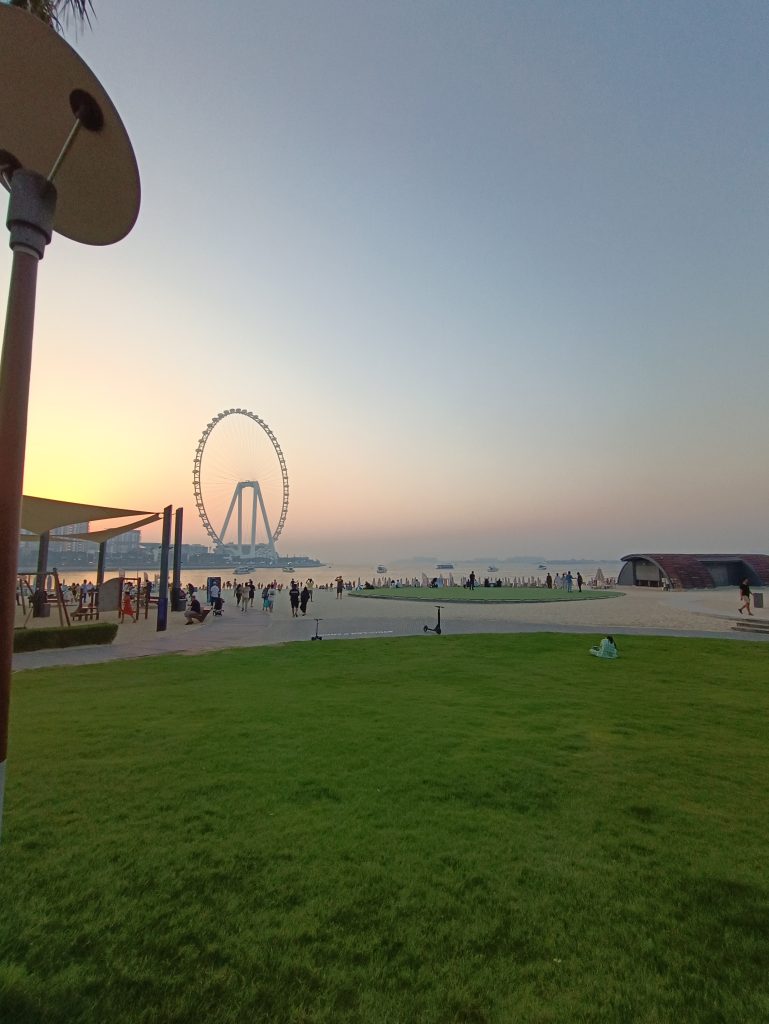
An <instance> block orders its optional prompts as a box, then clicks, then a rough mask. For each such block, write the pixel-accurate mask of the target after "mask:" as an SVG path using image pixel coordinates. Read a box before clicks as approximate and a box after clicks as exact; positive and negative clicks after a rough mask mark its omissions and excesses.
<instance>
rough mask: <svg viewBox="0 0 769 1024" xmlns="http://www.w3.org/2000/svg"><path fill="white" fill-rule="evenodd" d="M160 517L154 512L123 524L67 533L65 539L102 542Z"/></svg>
mask: <svg viewBox="0 0 769 1024" xmlns="http://www.w3.org/2000/svg"><path fill="white" fill-rule="evenodd" d="M162 518H163V516H162V515H161V514H160V512H155V513H153V515H151V516H147V517H146V518H144V519H137V520H136V522H133V523H124V524H123V526H110V527H108V528H107V529H106V530H91V531H90V532H89V533H68V534H67V535H66V538H65V539H66V540H86V541H90V542H91V543H92V544H103V543H104V541H105V540H112V538H113V537H119V536H120V535H121V533H130V532H131V530H138V529H139V527H140V526H149V525H150V523H156V522H157V521H158V519H162Z"/></svg>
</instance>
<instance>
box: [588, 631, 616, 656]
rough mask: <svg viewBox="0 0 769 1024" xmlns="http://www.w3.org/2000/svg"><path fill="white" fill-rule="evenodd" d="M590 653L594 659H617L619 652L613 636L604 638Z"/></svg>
mask: <svg viewBox="0 0 769 1024" xmlns="http://www.w3.org/2000/svg"><path fill="white" fill-rule="evenodd" d="M590 653H591V654H592V655H594V656H595V657H596V658H618V657H619V651H618V650H617V645H616V644H615V643H614V637H613V636H605V637H604V638H603V640H602V641H601V642H600V644H599V645H598V646H597V647H591V648H590Z"/></svg>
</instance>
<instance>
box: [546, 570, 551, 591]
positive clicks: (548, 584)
mask: <svg viewBox="0 0 769 1024" xmlns="http://www.w3.org/2000/svg"><path fill="white" fill-rule="evenodd" d="M545 585H546V587H547V589H548V590H552V589H553V577H552V576H551V575H550V573H548V574H547V576H545Z"/></svg>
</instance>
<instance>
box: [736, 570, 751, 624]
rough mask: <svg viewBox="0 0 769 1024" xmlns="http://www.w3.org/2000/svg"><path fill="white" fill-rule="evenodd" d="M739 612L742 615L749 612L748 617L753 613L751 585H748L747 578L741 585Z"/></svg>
mask: <svg viewBox="0 0 769 1024" xmlns="http://www.w3.org/2000/svg"><path fill="white" fill-rule="evenodd" d="M737 611H738V612H739V613H740V615H742V613H743V612H747V613H748V615H752V614H753V612H752V611H751V610H750V584H749V583H748V578H747V576H746V577H745V579H744V580H743V581H742V583H740V607H739V608H738V609H737Z"/></svg>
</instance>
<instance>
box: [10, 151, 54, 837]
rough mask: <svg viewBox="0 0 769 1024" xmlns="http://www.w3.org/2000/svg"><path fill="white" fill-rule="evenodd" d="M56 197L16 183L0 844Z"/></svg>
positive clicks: (36, 179)
mask: <svg viewBox="0 0 769 1024" xmlns="http://www.w3.org/2000/svg"><path fill="white" fill-rule="evenodd" d="M55 210H56V189H55V188H54V186H53V185H52V184H51V183H50V182H48V181H46V179H45V178H44V177H43V176H42V175H40V174H35V173H34V172H33V171H23V170H18V171H16V172H15V173H14V175H13V178H12V179H11V196H10V200H9V202H8V219H7V222H6V223H7V225H8V229H9V232H10V246H11V249H12V250H13V264H12V267H11V281H10V285H9V288H8V307H7V310H6V318H5V335H4V337H3V355H2V360H1V361H0V480H2V481H3V486H2V487H0V609H2V611H3V617H2V619H1V620H0V836H1V835H2V827H3V802H4V797H5V770H6V762H7V759H8V716H9V713H10V704H11V669H12V665H13V627H14V617H13V614H12V612H13V609H14V608H15V605H16V569H17V559H18V552H19V529H20V524H21V491H22V484H23V480H24V449H25V447H26V442H27V410H28V407H29V380H30V372H31V366H32V337H33V334H34V327H35V294H36V291H37V265H38V263H39V261H40V260H41V259H42V258H43V254H44V252H45V247H46V245H47V244H48V243H49V242H50V240H51V233H52V231H53V218H54V212H55Z"/></svg>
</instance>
